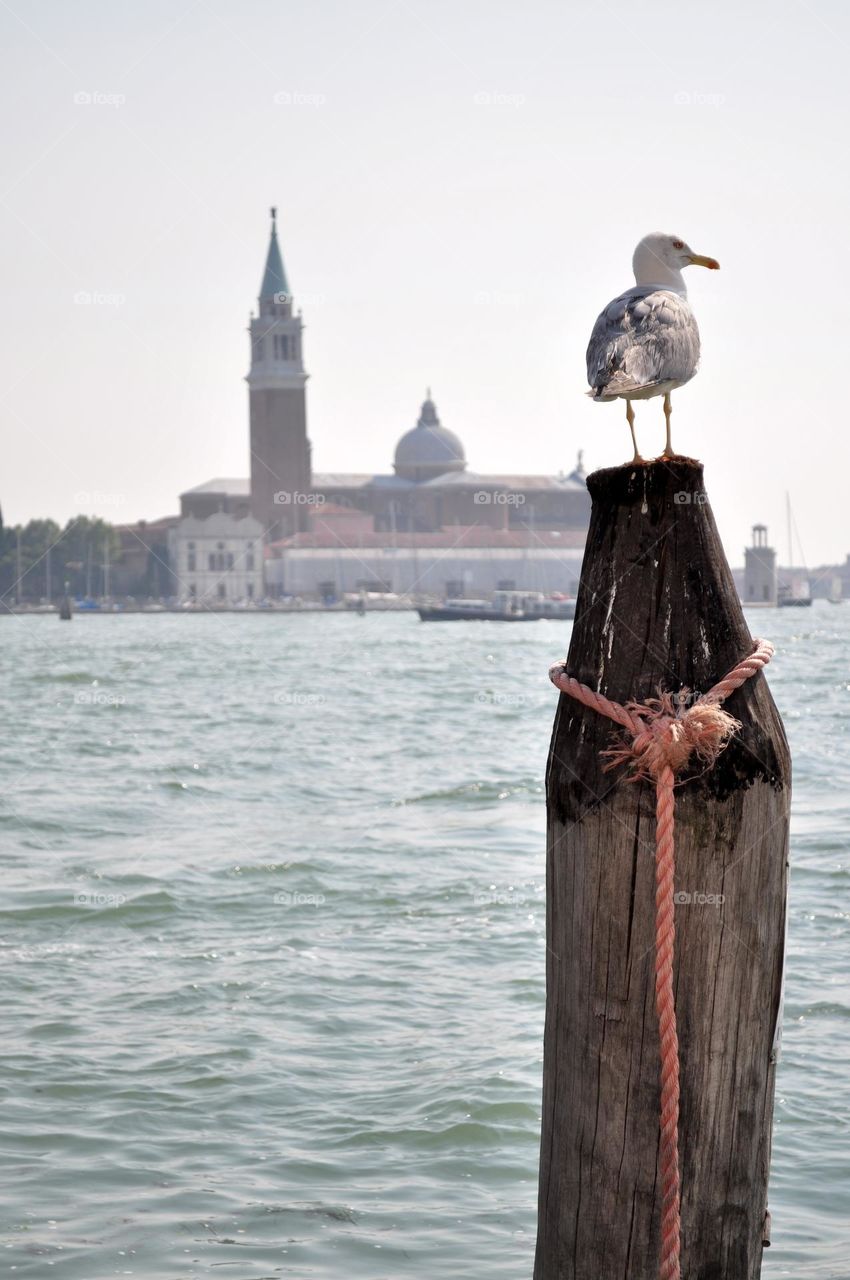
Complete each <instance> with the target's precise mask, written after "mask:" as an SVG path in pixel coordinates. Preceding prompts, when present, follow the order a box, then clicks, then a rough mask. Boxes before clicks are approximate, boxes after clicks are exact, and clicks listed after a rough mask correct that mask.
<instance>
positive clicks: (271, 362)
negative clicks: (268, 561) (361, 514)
mask: <svg viewBox="0 0 850 1280" xmlns="http://www.w3.org/2000/svg"><path fill="white" fill-rule="evenodd" d="M271 216H272V227H271V238H270V240H269V251H268V254H267V255H266V267H265V271H264V273H263V283H262V284H261V286H260V297H259V306H258V314H257V315H256V316H254V315H252V317H251V328H250V333H251V369H250V372H249V373H248V377H247V379H246V381H247V383H248V392H249V398H250V423H251V512H252V514H253V515H254V517H255V518H256V519H257V520H259V521H260V522H261V524H262V526H263V530H264V537H265V539H266V541H274V539H276V538H281V537H285V536H286V535H287V534H290V533H297V532H298V531H299V530H300V529H304V528H306V527H307V519H308V511H309V505H308V499H309V494H310V485H311V483H312V473H311V466H310V442H309V440H308V439H307V395H306V386H307V377H308V375H307V374H306V373H305V371H304V357H303V345H302V338H303V325H302V323H301V314H300V312H299V313H298V314H297V315H293V313H292V294H291V293H290V291H289V284H288V282H287V279H286V272H285V271H284V267H283V259H282V258H281V255H280V246H279V245H278V242H277V210H276V209H272V211H271Z"/></svg>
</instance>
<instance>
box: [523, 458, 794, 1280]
mask: <svg viewBox="0 0 850 1280" xmlns="http://www.w3.org/2000/svg"><path fill="white" fill-rule="evenodd" d="M588 488H589V490H590V493H591V496H592V498H593V512H592V516H591V523H590V529H589V533H588V541H587V547H586V550H585V558H584V565H583V569H582V581H581V587H580V590H579V598H578V602H577V609H576V620H575V623H574V626H573V633H572V639H571V643H570V651H569V658H568V670H569V671H570V674H572V675H574V676H576V677H577V678H578V679H579V680H581V681H583V682H584V683H585V684H588V685H590V686H591V688H594V689H597V690H599V691H601V692H602V693H604V694H606V695H607V696H608V697H610V698H614V699H616V700H617V701H619V702H627V701H628V700H629V699H631V698H635V699H637V700H640V701H643V700H644V699H645V698H647V697H651V696H653V695H654V694H656V693H657V692H658V690H659V687H664V688H667V689H674V690H675V689H678V688H680V687H681V686H682V685H687V686H688V687H690V688H691V689H694V690H696V691H697V692H704V691H705V690H707V689H708V688H709V687H710V686H711V685H712V684H714V683H715V682H716V681H717V680H718V679H719V678H720V677H721V676H723V675H724V674H725V673H726V672H727V671H728V670H729V669H730V668H731V667H732V666H734V665H735V663H736V662H737V661H738V660H739V659H740V658H741V657H743V656H744V655H745V654H746V653H748V652H750V651H751V648H752V639H751V636H750V632H749V630H748V628H747V623H746V621H745V619H744V615H743V611H742V609H741V605H740V602H739V600H738V595H737V592H736V590H735V587H734V584H733V581H732V575H731V572H730V570H729V567H728V565H727V563H726V558H725V555H724V553H723V549H722V546H721V544H720V540H719V537H718V534H717V530H716V527H715V524H714V520H713V517H712V514H711V509H710V507H709V505H708V504H707V502H705V500H704V489H703V478H702V468H701V467H700V466H699V464H697V463H694V462H692V461H691V460H688V459H678V460H675V461H673V462H667V463H654V464H650V465H647V466H644V467H633V466H628V467H618V468H614V469H612V470H608V471H600V472H596V473H595V474H594V475H592V476H590V477H589V479H588ZM677 495H679V497H678V498H677ZM682 495H684V496H682ZM771 616H772V615H771V613H770V611H769V610H768V611H760V612H759V613H757V614H753V615H751V617H753V618H755V619H756V621H757V622H758V624H759V626H763V627H765V628H766V629H767V631H768V636H767V638H768V639H769V638H770V637H769V626H770V619H771ZM554 656H557V655H554ZM769 670H770V668H768V672H769ZM725 705H726V708H727V710H728V711H729V712H730V713H731V714H732V715H734V716H735V717H736V718H737V719H738V720H740V721H741V722H742V729H741V730H740V732H739V734H738V735H737V736H736V738H735V739H734V740H733V741H732V743H730V745H729V746H728V747H727V749H726V750H725V751H724V752H723V754H722V755H721V756H720V758H719V760H718V762H717V764H716V765H715V766H714V767H713V768H712V769H711V770H710V771H707V772H706V771H703V772H699V771H697V772H696V773H695V774H694V775H692V776H688V775H685V777H684V778H683V779H682V780H681V783H680V785H679V786H678V787H677V791H676V890H677V893H678V894H679V895H680V897H681V895H683V894H685V895H690V899H691V900H690V901H689V902H688V901H682V902H679V903H677V906H676V1013H677V1020H678V1031H679V1042H680V1064H681V1065H680V1071H681V1090H682V1099H681V1114H680V1124H679V1131H680V1160H681V1169H682V1276H683V1277H684V1278H685V1280H755V1278H756V1277H758V1276H759V1274H760V1270H761V1256H762V1234H763V1225H764V1215H765V1210H766V1205H767V1175H768V1167H769V1160H770V1136H771V1122H772V1112H773V1088H774V1067H773V1063H772V1048H773V1041H774V1033H775V1030H776V1022H777V1013H778V1008H779V999H780V989H781V978H782V963H783V935H784V923H785V909H786V885H787V856H788V810H789V802H790V761H789V757H788V749H787V744H786V742H785V736H784V732H783V729H782V724H781V721H780V719H779V716H778V713H777V711H776V708H775V706H774V703H773V699H772V697H771V695H770V692H769V689H768V686H767V683H766V680H765V677H764V675H757V676H755V677H754V678H753V679H751V680H748V681H747V682H746V684H745V685H744V686H743V687H742V688H741V689H739V690H737V691H736V693H734V694H733V695H732V696H731V697H730V698H729V699H728V701H727V703H726V704H725ZM612 731H613V732H616V726H614V725H612V723H611V722H610V721H609V720H607V719H606V718H604V717H602V716H599V715H597V714H596V713H594V712H592V711H589V710H587V709H585V708H583V707H581V706H579V705H578V704H577V703H576V702H575V701H574V700H572V699H571V698H568V697H567V696H565V695H561V698H560V700H559V704H558V710H557V714H556V718H555V727H554V731H553V736H552V744H551V750H550V757H549V768H548V775H547V801H548V810H549V825H548V837H547V937H548V951H547V1006H546V1032H545V1042H544V1071H543V1131H542V1140H541V1157H540V1194H539V1228H538V1241H537V1256H536V1262H535V1270H534V1277H535V1280H654V1277H655V1276H656V1274H657V1257H658V1224H659V1205H660V1185H659V1177H658V1168H657V1160H658V1112H659V1088H658V1027H657V1021H656V1014H655V1003H654V938H655V915H654V894H655V883H654V857H655V818H654V788H653V787H652V786H651V785H649V784H634V783H627V782H625V780H624V776H623V771H622V770H617V771H616V772H614V773H604V772H603V771H602V764H603V762H602V761H600V759H599V752H600V751H601V750H603V749H604V748H605V747H606V746H608V745H610V741H611V737H612Z"/></svg>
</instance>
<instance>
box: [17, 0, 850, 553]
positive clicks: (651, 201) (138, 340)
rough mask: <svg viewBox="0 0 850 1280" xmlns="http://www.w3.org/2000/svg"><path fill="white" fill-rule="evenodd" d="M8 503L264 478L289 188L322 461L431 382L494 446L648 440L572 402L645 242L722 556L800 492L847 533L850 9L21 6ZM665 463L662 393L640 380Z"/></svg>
mask: <svg viewBox="0 0 850 1280" xmlns="http://www.w3.org/2000/svg"><path fill="white" fill-rule="evenodd" d="M0 30H2V46H3V49H4V51H5V52H4V60H5V66H4V69H3V75H2V78H0V95H2V105H3V111H4V118H5V121H6V126H7V127H6V130H5V135H6V137H5V162H4V173H3V178H2V194H0V217H2V240H1V241H0V244H2V258H3V270H2V279H3V283H4V294H5V298H4V301H5V307H4V310H5V319H6V324H5V337H4V341H3V343H2V348H0V349H2V358H3V365H4V368H3V371H2V384H3V392H2V401H3V418H2V421H3V465H2V469H0V503H2V509H3V516H4V519H5V520H6V521H7V522H9V523H14V522H16V521H19V520H26V519H28V518H29V517H31V516H36V515H51V516H53V517H55V518H57V519H59V520H64V519H66V518H67V517H69V516H71V515H75V514H77V512H78V511H85V512H86V513H97V514H100V515H103V516H105V517H107V518H108V519H111V520H115V521H124V520H132V519H136V518H138V517H147V518H154V517H157V516H162V515H166V514H170V513H173V512H175V511H176V510H177V509H178V508H177V495H178V493H180V491H181V490H183V489H186V488H189V487H191V486H192V485H195V484H198V483H201V482H202V481H204V480H207V479H209V478H211V477H213V476H217V475H247V474H248V437H247V389H246V387H245V384H244V382H243V380H242V379H243V377H244V374H245V373H246V371H247V365H248V339H247V335H246V333H245V327H246V324H247V321H248V316H249V312H250V310H251V308H252V307H254V306H255V302H256V293H257V290H258V287H259V283H260V277H261V271H262V265H263V258H264V254H265V250H266V243H267V235H268V206H269V205H270V204H276V205H277V206H278V208H279V223H280V230H281V243H282V248H283V253H284V260H285V262H286V267H287V271H288V274H289V278H290V285H291V287H292V289H293V291H294V293H295V295H296V301H297V303H300V305H301V306H302V308H303V312H304V319H305V323H306V325H307V333H306V338H305V353H306V363H307V368H308V369H309V371H310V374H311V379H310V383H309V386H308V397H309V398H308V415H309V432H310V436H311V438H312V442H313V456H314V465H315V467H316V469H317V470H321V471H328V470H351V471H366V470H382V471H387V470H390V469H391V465H392V454H393V449H394V446H395V443H396V440H397V439H398V437H399V435H400V434H401V433H402V432H403V431H405V430H406V429H407V428H408V427H410V426H411V425H412V424H413V423H414V422H415V420H416V417H417V413H418V406H419V403H420V401H421V400H422V398H423V396H424V393H425V388H426V386H427V385H429V384H430V385H431V387H432V388H433V393H434V397H435V399H436V402H437V406H438V409H439V412H440V415H441V418H442V420H443V422H444V423H445V424H446V425H447V426H449V427H451V428H452V429H453V430H454V431H456V432H457V433H458V434H459V435H460V437H461V439H462V440H463V442H464V445H465V448H466V454H467V458H468V461H469V464H470V466H471V467H472V468H474V469H476V470H480V471H488V470H493V471H542V472H556V471H558V470H559V469H564V470H570V469H571V468H572V467H573V465H574V463H575V456H576V451H577V449H578V448H584V450H585V461H586V464H587V465H588V467H589V468H595V467H598V466H606V465H611V464H615V463H618V462H624V461H626V460H627V459H628V457H629V456H630V448H629V436H628V428H627V425H626V422H625V416H624V413H623V410H622V408H621V406H620V405H607V406H603V405H596V404H592V403H591V402H590V401H588V400H587V399H586V398H585V396H584V394H583V393H584V390H585V387H586V378H585V369H584V352H585V347H586V345H587V339H588V336H589V333H590V329H591V327H592V324H593V321H594V319H595V317H596V315H597V314H598V312H599V311H600V309H601V308H602V306H603V305H604V304H605V303H606V302H607V301H608V300H609V299H610V298H611V297H613V296H614V295H615V294H617V293H619V292H621V291H622V289H624V288H626V287H628V286H629V285H630V284H631V283H632V276H631V270H630V264H631V254H632V250H633V247H634V244H635V242H636V241H637V240H638V239H639V238H640V236H641V235H642V234H643V233H645V232H646V231H650V230H669V231H673V232H676V233H677V234H680V235H682V236H683V237H684V238H685V239H686V240H688V241H689V243H690V244H691V245H692V246H693V248H694V249H695V250H697V251H698V252H702V253H705V254H711V255H713V256H715V257H717V258H718V259H719V260H720V262H721V266H722V270H721V271H720V272H718V273H709V272H706V271H701V270H700V269H698V268H692V269H690V270H689V272H688V275H687V279H688V284H689V287H690V298H691V302H692V305H693V306H694V308H695V310H696V314H697V317H698V319H699V322H700V327H701V330H702V338H703V363H702V371H701V372H700V374H699V375H698V376H697V378H696V379H695V380H694V381H693V382H692V383H691V384H690V385H689V386H687V387H685V388H684V389H682V390H681V391H680V392H678V393H677V394H674V397H673V405H674V418H673V442H674V445H675V446H676V447H677V448H678V449H679V450H680V451H681V452H684V453H691V454H695V455H697V456H699V457H701V458H702V459H703V460H704V461H705V464H706V473H707V484H708V490H709V494H710V497H711V500H712V503H713V507H714V510H715V513H716V516H717V519H718V523H719V525H720V529H721V533H722V534H723V537H724V541H725V543H726V546H727V549H728V552H729V554H730V558H731V559H732V560H733V562H735V563H737V562H739V561H740V560H741V558H742V556H741V549H742V547H743V546H744V544H745V542H747V541H749V528H750V525H751V524H752V523H753V522H754V521H756V520H762V521H766V522H767V523H768V524H769V525H770V528H771V538H772V540H774V541H777V542H779V545H780V547H781V548H784V546H785V534H784V494H785V490H786V489H790V491H791V497H792V502H793V505H794V511H795V516H796V521H797V524H798V526H799V529H800V534H801V538H802V543H803V547H804V550H805V553H806V557H807V560H808V562H809V564H811V565H814V564H817V563H818V562H821V561H824V560H828V559H843V558H844V556H845V554H846V553H847V552H848V551H850V529H848V509H849V508H850V499H848V496H847V479H848V474H849V473H850V469H848V446H847V427H846V416H847V394H846V392H845V389H844V387H843V379H844V374H845V371H846V369H847V365H848V352H847V341H848V329H850V322H849V321H850V311H849V309H850V303H848V299H850V217H849V216H848V212H850V211H849V210H848V170H850V138H849V137H848V133H847V119H848V104H847V83H848V76H847V64H848V56H850V9H848V8H847V6H845V5H842V4H839V3H837V2H831V3H814V2H813V3H799V4H797V3H794V4H784V5H782V4H779V5H777V4H776V3H772V4H752V5H749V6H742V5H740V4H739V3H736V4H725V3H720V4H718V3H712V4H707V3H706V4H703V5H699V6H698V5H683V4H681V3H664V4H662V3H643V4H641V3H621V2H617V0H612V2H610V3H607V2H606V3H599V2H591V0H583V2H582V3H569V2H568V0H556V2H553V3H544V2H541V0H537V2H535V0H530V2H529V0H526V2H525V3H522V4H519V3H517V0H511V2H510V3H508V2H504V3H503V2H502V0H428V2H427V3H425V0H364V2H362V3H358V2H355V0H290V2H289V3H286V2H285V0H283V2H281V0H274V2H271V0H239V3H238V4H237V3H232V2H230V3H228V2H227V0H189V2H187V3H183V2H182V0H168V3H165V0H145V2H144V3H139V2H137V3H135V4H134V3H120V4H116V3H115V2H114V0H100V2H94V3H85V2H77V3H73V4H70V3H67V0H40V2H37V3H30V2H28V0H9V2H7V0H3V3H2V7H0ZM637 430H638V438H639V441H640V443H641V446H642V449H643V452H644V453H645V454H647V455H651V454H654V453H658V452H660V451H661V448H662V447H663V440H664V424H663V415H662V412H661V405H660V402H659V401H654V402H649V403H648V404H646V405H639V406H637Z"/></svg>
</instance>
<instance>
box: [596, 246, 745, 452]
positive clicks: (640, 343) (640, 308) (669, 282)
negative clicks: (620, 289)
mask: <svg viewBox="0 0 850 1280" xmlns="http://www.w3.org/2000/svg"><path fill="white" fill-rule="evenodd" d="M689 266H697V267H708V268H709V270H710V271H717V270H718V268H719V267H720V263H719V262H717V261H716V259H715V258H706V257H703V255H702V254H701V253H694V251H693V249H691V248H690V246H689V245H687V244H686V243H685V241H684V240H680V239H679V237H678V236H671V235H666V234H665V233H664V232H662V231H653V232H652V233H651V234H650V235H648V236H644V238H643V239H642V240H641V242H640V244H639V245H638V247H637V248H636V249H635V252H634V257H633V258H632V270H633V271H634V273H635V287H634V288H633V289H627V290H626V292H625V293H621V294H620V296H619V298H615V299H614V301H613V302H609V303H608V306H607V307H606V308H605V310H604V311H603V312H602V314H601V315H600V317H599V319H598V320H597V321H596V324H595V325H594V326H593V333H592V334H591V335H590V343H589V344H588V348H587V381H588V382H589V383H590V386H591V390H590V391H589V392H588V395H589V396H591V397H592V398H593V399H594V400H617V399H620V400H625V402H626V421H627V422H628V424H629V430H630V431H631V433H632V443H633V445H634V447H635V456H634V461H635V462H643V458H642V457H641V456H640V453H639V452H638V447H637V439H636V438H635V427H634V422H635V415H634V410H633V409H632V401H633V400H648V399H649V398H650V397H651V396H663V397H664V420H665V422H666V424H667V443H666V444H665V446H664V453H663V454H662V457H664V458H672V457H674V456H675V455H674V453H673V447H672V445H671V444H670V414H671V413H672V412H673V409H672V406H671V404H670V392H671V391H673V390H674V389H675V388H676V387H681V386H683V385H684V384H685V383H686V382H689V381H690V380H691V378H692V377H693V376H694V374H695V373H696V371H697V367H698V365H699V329H698V328H697V322H696V318H695V316H694V313H693V311H691V308H690V305H689V303H688V291H687V289H686V288H685V282H684V280H683V279H682V268H683V267H689Z"/></svg>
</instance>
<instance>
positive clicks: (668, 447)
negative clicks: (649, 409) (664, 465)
mask: <svg viewBox="0 0 850 1280" xmlns="http://www.w3.org/2000/svg"><path fill="white" fill-rule="evenodd" d="M672 412H673V406H672V404H671V403H670V392H669V391H668V392H667V394H666V396H665V397H664V421H665V423H666V424H667V442H666V444H665V445H664V452H663V453H662V455H661V456H662V458H672V457H675V455H674V453H673V446H672V444H671V443H670V415H671V414H672Z"/></svg>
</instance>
